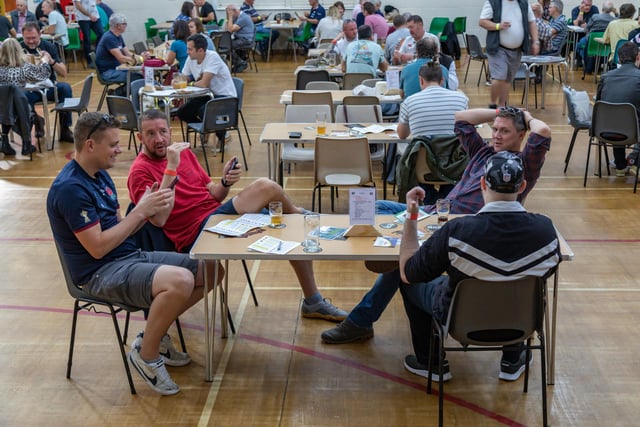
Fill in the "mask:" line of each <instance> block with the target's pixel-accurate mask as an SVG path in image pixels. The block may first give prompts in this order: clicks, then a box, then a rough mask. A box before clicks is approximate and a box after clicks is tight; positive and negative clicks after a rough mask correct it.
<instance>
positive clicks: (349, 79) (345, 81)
mask: <svg viewBox="0 0 640 427" xmlns="http://www.w3.org/2000/svg"><path fill="white" fill-rule="evenodd" d="M370 78H371V74H370V73H345V75H344V76H343V77H342V89H343V90H351V89H353V88H354V87H356V86H358V85H361V84H362V81H363V80H368V79H370Z"/></svg>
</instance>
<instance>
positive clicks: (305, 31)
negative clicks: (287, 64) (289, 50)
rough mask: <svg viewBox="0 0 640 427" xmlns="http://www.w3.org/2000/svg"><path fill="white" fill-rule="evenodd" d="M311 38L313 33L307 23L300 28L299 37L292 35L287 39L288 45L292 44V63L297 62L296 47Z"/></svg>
mask: <svg viewBox="0 0 640 427" xmlns="http://www.w3.org/2000/svg"><path fill="white" fill-rule="evenodd" d="M312 37H313V32H312V30H311V24H310V23H308V22H305V23H304V27H303V28H302V33H301V34H299V35H295V34H294V35H293V36H290V37H289V38H288V40H287V41H288V42H289V43H293V61H294V62H298V58H297V57H296V45H297V44H304V43H306V42H308V41H309V40H311V38H312Z"/></svg>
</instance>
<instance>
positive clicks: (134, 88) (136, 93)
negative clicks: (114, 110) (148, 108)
mask: <svg viewBox="0 0 640 427" xmlns="http://www.w3.org/2000/svg"><path fill="white" fill-rule="evenodd" d="M143 87H144V79H138V80H134V81H132V82H131V86H130V90H129V93H131V102H132V103H133V109H134V110H136V114H140V113H141V112H142V103H141V101H142V100H141V97H140V89H142V88H143ZM180 124H181V125H182V122H180ZM183 133H184V132H183Z"/></svg>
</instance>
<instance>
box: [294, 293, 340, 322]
mask: <svg viewBox="0 0 640 427" xmlns="http://www.w3.org/2000/svg"><path fill="white" fill-rule="evenodd" d="M301 312H302V317H306V318H309V319H324V320H330V321H332V322H341V321H343V320H344V319H346V318H347V312H346V311H344V310H340V309H339V308H338V307H336V306H335V305H333V304H331V301H330V300H328V299H327V298H324V299H323V300H322V301H320V302H319V303H317V304H313V305H311V304H307V302H306V301H305V300H304V298H303V299H302V310H301Z"/></svg>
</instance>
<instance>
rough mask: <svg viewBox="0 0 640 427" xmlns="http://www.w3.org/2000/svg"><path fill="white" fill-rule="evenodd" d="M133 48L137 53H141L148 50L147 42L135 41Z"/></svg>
mask: <svg viewBox="0 0 640 427" xmlns="http://www.w3.org/2000/svg"><path fill="white" fill-rule="evenodd" d="M133 50H134V51H135V52H136V54H138V55H140V54H141V53H142V52H144V51H146V50H147V44H146V43H145V42H135V43H134V44H133Z"/></svg>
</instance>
